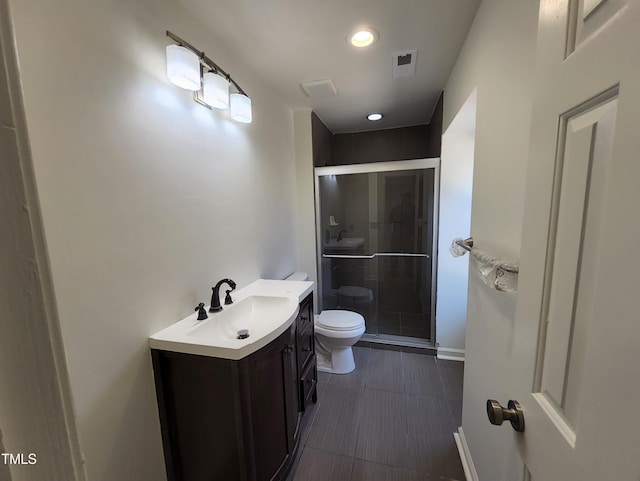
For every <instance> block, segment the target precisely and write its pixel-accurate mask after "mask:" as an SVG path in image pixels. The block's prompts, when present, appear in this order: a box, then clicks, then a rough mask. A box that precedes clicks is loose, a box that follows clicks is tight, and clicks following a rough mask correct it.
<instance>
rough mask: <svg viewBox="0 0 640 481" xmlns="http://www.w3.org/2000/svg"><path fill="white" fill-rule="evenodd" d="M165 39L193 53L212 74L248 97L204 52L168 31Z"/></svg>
mask: <svg viewBox="0 0 640 481" xmlns="http://www.w3.org/2000/svg"><path fill="white" fill-rule="evenodd" d="M167 37H169V38H170V39H171V40H173V41H174V42H176V43H177V44H178V45H180V46H181V47H184V48H186V49H189V50H191V51H192V52H193V53H195V54H196V55H197V56H198V58H199V59H200V63H201V64H202V65H204V66H205V67H207V68H208V69H209V70H213V71H214V72H216V73H218V74H221V75H222V76H224V77H225V78H226V79H227V80H228V81H229V83H231V84H233V86H234V87H235V88H236V89H237V90H238V93H241V94H242V95H245V96H247V97H248V95H247V94H246V92H245V91H244V90H243V89H242V87H240V85H238V83H237V82H236V81H235V80H233V78H231V75H229V74H228V73H227V72H225V71H224V70H223V69H222V68H221V67H220V66H219V65H218V64H217V63H215V62H214V61H213V60H211V59H210V58H209V57H207V56H206V55H205V53H204V52H202V51H200V50H198V49H197V48H195V47H194V46H193V45H191V44H190V43H189V42H186V41H185V40H183V39H181V38H180V37H178V36H177V35H176V34H174V33H172V32H170V31H169V30H167Z"/></svg>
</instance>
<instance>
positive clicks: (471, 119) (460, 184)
mask: <svg viewBox="0 0 640 481" xmlns="http://www.w3.org/2000/svg"><path fill="white" fill-rule="evenodd" d="M476 100H477V95H476V91H475V90H474V91H473V92H472V93H471V95H470V96H469V98H468V99H467V100H466V101H465V103H464V105H463V106H462V107H461V108H460V110H459V112H458V113H457V114H456V117H455V118H454V119H453V121H452V122H451V124H449V127H448V128H447V130H446V132H445V133H444V134H443V135H442V154H441V163H440V217H439V227H438V297H437V305H436V340H437V341H438V346H439V347H438V355H439V356H449V357H460V358H462V357H463V356H464V354H463V353H462V352H458V351H463V350H464V345H465V339H464V333H465V327H466V322H467V282H468V274H469V256H468V255H465V256H463V257H453V256H452V255H451V254H450V252H449V246H450V245H451V242H452V240H453V239H455V238H458V237H461V238H463V239H464V238H466V237H468V235H469V232H470V229H471V195H472V190H473V156H474V145H475V125H476Z"/></svg>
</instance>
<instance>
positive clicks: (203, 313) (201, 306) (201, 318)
mask: <svg viewBox="0 0 640 481" xmlns="http://www.w3.org/2000/svg"><path fill="white" fill-rule="evenodd" d="M195 310H196V311H198V320H199V321H204V320H205V319H207V318H208V317H209V316H207V311H205V310H204V302H201V303H200V304H198V305H197V307H196V308H195Z"/></svg>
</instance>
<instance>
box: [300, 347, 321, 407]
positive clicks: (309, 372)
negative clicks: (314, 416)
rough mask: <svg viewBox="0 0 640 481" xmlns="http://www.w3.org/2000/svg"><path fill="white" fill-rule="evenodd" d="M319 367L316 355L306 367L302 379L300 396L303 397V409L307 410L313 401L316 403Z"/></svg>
mask: <svg viewBox="0 0 640 481" xmlns="http://www.w3.org/2000/svg"><path fill="white" fill-rule="evenodd" d="M316 369H317V367H316V357H315V355H314V356H313V357H312V358H311V359H310V361H309V363H308V364H307V365H306V367H305V370H304V372H303V373H302V377H301V379H300V395H301V397H302V403H301V405H302V409H303V410H304V409H306V407H307V406H308V405H309V403H310V402H311V401H314V402H315V399H316V397H315V394H316V384H317V377H318V375H317V370H316Z"/></svg>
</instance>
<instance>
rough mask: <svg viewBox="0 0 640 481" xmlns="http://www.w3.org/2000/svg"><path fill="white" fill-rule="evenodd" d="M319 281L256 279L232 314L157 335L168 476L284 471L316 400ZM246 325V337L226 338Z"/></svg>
mask: <svg viewBox="0 0 640 481" xmlns="http://www.w3.org/2000/svg"><path fill="white" fill-rule="evenodd" d="M312 289H313V283H311V282H304V281H267V280H260V281H256V282H255V283H253V284H251V285H249V286H247V288H244V289H242V290H240V291H238V294H237V295H236V296H234V304H233V305H232V306H225V310H224V311H223V312H227V313H228V314H227V315H225V316H226V317H225V316H222V315H221V314H222V313H219V314H209V319H206V320H204V321H195V320H194V319H195V315H194V316H190V317H189V318H187V319H184V320H183V321H180V322H179V323H176V324H174V325H173V326H170V327H169V328H167V329H165V330H163V331H160V332H159V333H157V334H154V335H153V336H152V337H151V338H150V344H151V355H152V359H153V370H154V376H155V382H156V394H157V400H158V409H159V414H160V424H161V429H162V441H163V445H164V454H165V463H166V469H167V478H168V480H169V481H178V480H179V481H195V480H225V481H235V480H238V481H240V480H242V481H245V480H246V481H267V480H283V479H285V477H286V476H287V474H288V473H289V471H290V469H291V466H292V463H293V461H294V459H295V454H296V451H297V448H298V441H299V432H300V423H301V420H302V418H303V416H304V412H305V409H306V408H307V407H308V405H309V403H310V402H315V401H316V399H317V398H316V396H317V394H316V383H317V372H316V361H315V349H314V345H315V343H314V335H313V332H314V325H313V296H312V292H311V291H312ZM283 299H287V300H288V302H287V301H285V300H283ZM242 306H245V307H242ZM234 311H235V312H234ZM261 312H262V313H263V314H261ZM261 315H264V322H261V320H260V319H261ZM218 316H220V317H218ZM192 318H193V319H192ZM205 323H207V324H205ZM238 323H240V324H238ZM243 323H246V324H247V325H248V326H249V327H248V328H249V332H250V336H249V338H247V339H240V340H237V339H234V340H232V339H225V338H224V336H225V335H227V334H226V333H228V332H230V331H232V330H235V329H236V328H238V327H240V325H241V324H243ZM206 326H209V327H206ZM261 326H262V327H264V329H262V331H261V330H260V327H261ZM194 331H195V332H196V335H189V333H193V332H194ZM234 332H235V331H234ZM252 336H253V339H252ZM192 338H194V339H192ZM265 339H266V340H265ZM233 341H237V342H233ZM221 349H222V350H221ZM224 349H226V351H225V350H224Z"/></svg>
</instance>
